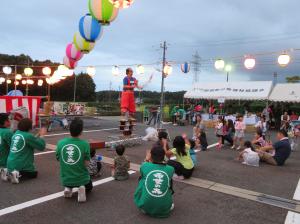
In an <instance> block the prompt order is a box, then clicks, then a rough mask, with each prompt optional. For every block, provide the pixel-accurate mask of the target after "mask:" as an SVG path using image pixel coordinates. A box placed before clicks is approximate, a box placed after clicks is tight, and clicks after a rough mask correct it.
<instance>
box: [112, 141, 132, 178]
mask: <svg viewBox="0 0 300 224" xmlns="http://www.w3.org/2000/svg"><path fill="white" fill-rule="evenodd" d="M116 153H117V156H116V157H115V159H114V165H113V166H112V172H111V173H112V174H111V175H112V176H113V177H114V178H115V180H119V181H122V180H127V179H128V178H129V174H128V170H129V167H130V161H129V160H128V158H127V156H124V153H125V146H124V145H118V146H117V147H116Z"/></svg>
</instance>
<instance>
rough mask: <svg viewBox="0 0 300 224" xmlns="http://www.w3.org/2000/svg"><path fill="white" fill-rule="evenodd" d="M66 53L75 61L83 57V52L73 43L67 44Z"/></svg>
mask: <svg viewBox="0 0 300 224" xmlns="http://www.w3.org/2000/svg"><path fill="white" fill-rule="evenodd" d="M66 55H67V57H68V58H70V59H72V60H75V61H79V60H80V59H81V58H82V57H83V53H81V51H80V50H78V49H77V48H76V46H75V45H74V44H73V43H71V44H68V45H67V48H66Z"/></svg>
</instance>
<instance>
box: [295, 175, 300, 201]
mask: <svg viewBox="0 0 300 224" xmlns="http://www.w3.org/2000/svg"><path fill="white" fill-rule="evenodd" d="M293 199H295V200H297V201H300V179H299V182H298V185H297V188H296V191H295V194H294V197H293Z"/></svg>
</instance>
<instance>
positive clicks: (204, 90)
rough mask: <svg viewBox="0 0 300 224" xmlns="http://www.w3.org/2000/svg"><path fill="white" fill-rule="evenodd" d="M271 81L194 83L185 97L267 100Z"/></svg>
mask: <svg viewBox="0 0 300 224" xmlns="http://www.w3.org/2000/svg"><path fill="white" fill-rule="evenodd" d="M271 89H272V81H249V82H221V83H196V84H194V85H193V87H192V89H191V90H189V91H187V92H186V93H185V95H184V98H187V99H215V100H216V99H225V100H267V99H268V98H269V95H270V92H271Z"/></svg>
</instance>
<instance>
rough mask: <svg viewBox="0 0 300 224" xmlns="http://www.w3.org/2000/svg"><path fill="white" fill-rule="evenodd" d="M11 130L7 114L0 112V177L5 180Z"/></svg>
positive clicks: (6, 177)
mask: <svg viewBox="0 0 300 224" xmlns="http://www.w3.org/2000/svg"><path fill="white" fill-rule="evenodd" d="M12 136H13V132H12V131H11V130H10V121H9V118H8V114H5V113H1V114H0V139H1V141H0V173H1V179H2V180H3V181H7V179H8V170H7V168H6V164H7V157H8V154H9V149H10V143H11V137H12Z"/></svg>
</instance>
